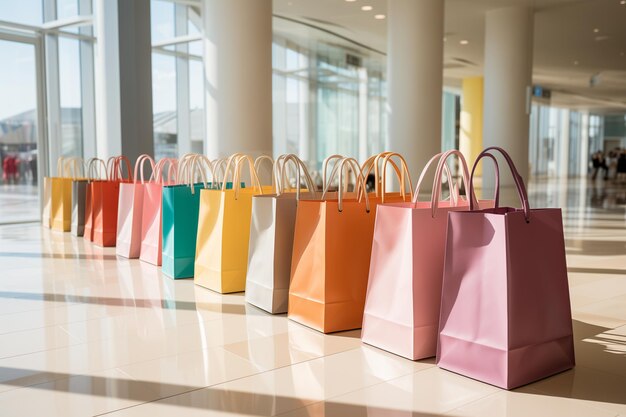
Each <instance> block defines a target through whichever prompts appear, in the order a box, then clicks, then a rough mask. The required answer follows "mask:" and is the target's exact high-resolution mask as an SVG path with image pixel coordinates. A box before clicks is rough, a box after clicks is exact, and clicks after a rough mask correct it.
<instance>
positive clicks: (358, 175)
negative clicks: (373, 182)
mask: <svg viewBox="0 0 626 417" xmlns="http://www.w3.org/2000/svg"><path fill="white" fill-rule="evenodd" d="M344 168H352V170H353V171H354V176H355V179H356V186H358V189H359V192H358V195H359V198H358V201H361V193H360V191H361V190H365V180H364V178H363V171H361V167H360V166H359V163H358V162H357V160H356V159H354V158H342V159H341V160H340V161H339V162H338V163H336V164H335V166H334V167H333V171H332V173H331V174H330V177H329V178H328V182H327V183H326V184H325V185H324V191H323V193H322V200H325V199H326V194H327V193H328V189H329V188H330V184H331V183H332V181H333V179H334V178H335V175H337V171H339V184H338V188H337V207H338V209H339V212H342V211H343V194H344V193H345V192H346V191H347V190H346V188H347V187H345V186H344V181H343V171H344ZM363 195H364V196H365V210H366V211H367V212H368V213H369V212H370V199H369V195H368V194H367V193H366V192H363Z"/></svg>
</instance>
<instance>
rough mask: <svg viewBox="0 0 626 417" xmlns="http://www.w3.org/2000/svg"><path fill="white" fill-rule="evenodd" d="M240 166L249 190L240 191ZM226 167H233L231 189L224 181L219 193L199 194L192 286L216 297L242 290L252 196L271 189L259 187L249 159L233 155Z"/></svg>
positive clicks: (212, 191)
mask: <svg viewBox="0 0 626 417" xmlns="http://www.w3.org/2000/svg"><path fill="white" fill-rule="evenodd" d="M244 165H248V167H249V171H250V178H251V182H252V187H246V188H242V187H241V181H240V178H241V171H242V168H243V166H244ZM229 166H234V167H235V169H234V175H233V178H232V183H233V184H234V186H233V187H232V189H228V188H227V183H226V181H224V182H223V184H222V187H221V189H212V188H208V189H204V190H201V191H200V217H199V223H198V233H197V243H196V261H195V275H194V283H195V284H197V285H201V286H203V287H206V288H209V289H211V290H213V291H217V292H219V293H231V292H240V291H244V290H245V287H246V272H247V267H248V243H249V238H250V218H251V214H252V196H253V195H256V194H264V193H271V192H273V187H272V186H266V187H262V186H261V183H260V182H259V178H258V175H257V172H256V170H255V168H254V161H253V160H252V158H251V157H249V156H247V155H233V156H232V157H231V158H229V161H228V163H227V168H226V172H229Z"/></svg>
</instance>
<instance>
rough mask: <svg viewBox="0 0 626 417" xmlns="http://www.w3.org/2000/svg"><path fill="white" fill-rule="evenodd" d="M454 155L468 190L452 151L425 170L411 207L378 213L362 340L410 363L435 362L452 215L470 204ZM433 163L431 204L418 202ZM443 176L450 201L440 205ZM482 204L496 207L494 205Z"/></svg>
mask: <svg viewBox="0 0 626 417" xmlns="http://www.w3.org/2000/svg"><path fill="white" fill-rule="evenodd" d="M453 155H456V156H458V158H459V168H460V171H461V176H462V178H463V181H464V184H465V189H466V190H467V189H468V185H469V174H468V169H467V164H466V163H465V159H464V158H463V155H461V153H460V152H458V151H449V152H446V153H442V154H438V155H435V156H434V157H433V158H432V159H431V160H430V162H429V163H428V164H427V165H426V166H425V167H424V170H423V171H422V174H421V175H420V178H419V181H418V184H417V187H416V190H415V193H414V195H413V201H412V202H406V203H403V202H400V203H387V204H379V205H378V208H377V212H376V224H375V226H374V239H373V245H372V258H371V262H370V272H369V280H368V287H367V297H366V301H365V314H364V316H363V331H362V333H361V337H362V339H363V341H364V342H365V343H368V344H370V345H374V346H376V347H379V348H381V349H385V350H387V351H389V352H392V353H395V354H397V355H400V356H404V357H406V358H409V359H412V360H416V359H422V358H427V357H430V356H435V353H436V348H437V334H438V330H439V304H440V300H441V280H442V276H443V263H444V250H445V238H446V225H447V219H448V213H449V212H453V211H461V210H468V209H469V202H468V199H467V198H463V197H459V196H458V192H457V190H456V186H455V185H454V183H453V180H452V178H451V174H450V170H449V168H448V165H447V163H448V158H449V157H450V156H453ZM390 157H393V155H390V156H388V157H387V159H389V158H390ZM387 159H386V160H385V162H386V161H387ZM435 161H438V164H437V169H436V173H435V180H434V184H433V192H432V196H431V200H430V201H424V202H419V201H418V198H419V190H420V187H421V185H422V182H423V180H424V177H425V174H426V173H427V172H428V169H429V167H430V166H431V165H432V164H433V163H434V162H435ZM401 162H402V165H403V166H404V167H405V169H406V164H405V163H404V160H401ZM444 172H445V173H446V174H447V177H448V188H449V190H450V193H449V194H450V199H449V200H442V199H441V197H442V190H441V188H442V176H443V173H444ZM383 186H384V181H383ZM480 204H481V206H482V207H493V205H494V202H493V201H482V202H481V203H480Z"/></svg>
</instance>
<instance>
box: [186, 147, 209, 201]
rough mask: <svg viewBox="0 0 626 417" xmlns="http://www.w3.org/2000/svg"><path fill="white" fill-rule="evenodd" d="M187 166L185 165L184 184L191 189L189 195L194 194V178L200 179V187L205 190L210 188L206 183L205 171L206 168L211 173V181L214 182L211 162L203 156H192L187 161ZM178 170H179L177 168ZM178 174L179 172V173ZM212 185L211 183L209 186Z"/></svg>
mask: <svg viewBox="0 0 626 417" xmlns="http://www.w3.org/2000/svg"><path fill="white" fill-rule="evenodd" d="M186 162H187V164H186V172H185V174H186V177H187V179H186V181H185V183H186V184H187V185H188V186H189V187H190V188H191V194H195V193H196V187H195V183H196V178H197V177H198V174H200V175H199V177H200V181H202V187H203V188H205V189H207V188H210V187H209V186H208V185H207V183H208V182H209V181H208V180H207V171H206V168H209V171H210V172H211V175H212V177H211V181H212V182H215V178H214V176H215V171H214V170H213V164H212V163H211V161H210V160H209V158H207V157H206V156H204V155H194V156H193V157H191V158H188V159H187V161H186ZM179 169H180V168H179ZM179 172H180V171H179ZM212 185H213V184H212V183H211V186H212Z"/></svg>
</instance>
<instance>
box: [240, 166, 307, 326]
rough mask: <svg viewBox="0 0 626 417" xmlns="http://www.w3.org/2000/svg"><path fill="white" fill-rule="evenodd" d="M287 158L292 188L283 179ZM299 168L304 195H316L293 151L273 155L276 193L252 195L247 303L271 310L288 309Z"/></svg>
mask: <svg viewBox="0 0 626 417" xmlns="http://www.w3.org/2000/svg"><path fill="white" fill-rule="evenodd" d="M289 162H292V163H293V164H294V165H295V177H296V187H295V189H293V190H290V189H289V184H288V183H286V179H287V177H288V173H287V172H288V166H287V164H288V163H289ZM301 171H302V174H303V175H304V179H305V182H306V186H307V191H308V193H307V194H306V196H305V197H304V198H310V199H315V198H316V192H315V185H314V184H313V180H312V179H311V175H310V174H309V171H308V170H307V168H306V166H305V165H304V163H303V162H302V161H301V160H300V159H299V158H298V157H297V156H295V155H293V154H292V155H281V156H279V157H278V158H277V159H276V163H275V166H274V178H275V183H276V194H260V195H255V196H253V197H252V218H251V220H250V240H249V245H248V246H249V249H248V268H247V271H248V272H247V275H246V295H245V297H246V301H247V302H248V303H250V304H252V305H254V306H256V307H259V308H261V309H263V310H265V311H267V312H269V313H272V314H278V313H286V312H287V302H288V299H289V277H290V274H291V255H292V249H293V235H294V227H295V224H296V208H297V205H298V201H299V200H300V196H301V189H300V182H301V181H300V177H301Z"/></svg>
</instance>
